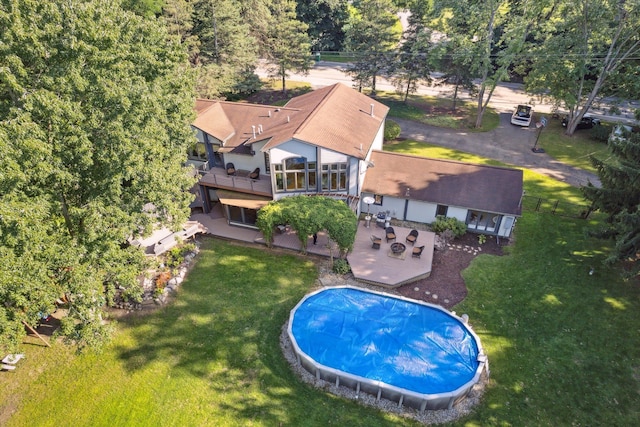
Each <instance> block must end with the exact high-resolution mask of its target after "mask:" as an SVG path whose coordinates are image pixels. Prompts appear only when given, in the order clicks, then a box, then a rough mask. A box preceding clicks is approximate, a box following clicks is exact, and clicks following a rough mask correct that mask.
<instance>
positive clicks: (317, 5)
mask: <svg viewBox="0 0 640 427" xmlns="http://www.w3.org/2000/svg"><path fill="white" fill-rule="evenodd" d="M296 10H297V13H298V19H299V20H300V21H302V22H304V23H305V24H307V25H308V26H309V38H310V40H311V49H312V50H313V51H340V50H342V46H343V44H344V29H343V26H344V24H345V22H346V20H347V16H348V12H347V1H346V0H318V1H300V2H298V5H297V7H296Z"/></svg>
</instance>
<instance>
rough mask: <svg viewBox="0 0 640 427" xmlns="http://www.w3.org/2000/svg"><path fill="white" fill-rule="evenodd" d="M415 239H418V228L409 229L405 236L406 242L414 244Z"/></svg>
mask: <svg viewBox="0 0 640 427" xmlns="http://www.w3.org/2000/svg"><path fill="white" fill-rule="evenodd" d="M416 240H418V230H411V231H410V232H409V235H408V236H407V242H408V243H411V245H414V244H415V243H416Z"/></svg>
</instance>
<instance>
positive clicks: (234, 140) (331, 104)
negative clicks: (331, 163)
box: [193, 83, 389, 158]
mask: <svg viewBox="0 0 640 427" xmlns="http://www.w3.org/2000/svg"><path fill="white" fill-rule="evenodd" d="M372 105H373V112H374V114H373V115H371V109H372V107H371V106H372ZM388 111H389V108H388V107H386V106H385V105H383V104H381V103H379V102H378V101H375V100H373V99H371V98H369V97H368V96H366V95H363V94H361V93H359V92H356V91H355V90H353V89H351V88H349V87H347V86H344V85H342V84H340V83H337V84H334V85H331V86H327V87H324V88H321V89H317V90H315V91H312V92H309V93H306V94H304V95H301V96H298V97H295V98H293V99H291V100H290V101H289V103H287V105H286V106H284V107H276V106H271V105H258V104H247V103H237V102H226V101H209V100H197V101H196V112H197V113H198V117H197V118H196V120H195V121H194V122H193V126H194V127H196V128H198V129H200V130H202V131H203V132H206V133H207V134H209V135H211V136H213V137H215V138H217V139H218V140H220V141H222V142H223V148H222V149H221V150H220V151H222V152H242V153H244V152H248V149H249V148H250V146H251V144H253V143H255V142H258V141H264V140H267V143H266V144H265V146H264V147H263V148H262V150H263V151H265V150H268V149H270V148H273V147H276V146H278V145H279V144H282V143H284V142H287V141H290V140H292V139H296V140H299V141H302V142H306V143H309V144H312V145H316V146H319V147H323V148H326V149H329V150H333V151H336V152H339V153H344V154H347V155H350V156H354V157H358V158H364V155H365V154H366V153H367V152H368V151H369V149H370V147H371V144H372V143H373V141H374V139H375V136H376V134H377V133H378V130H379V129H380V127H381V126H382V124H383V123H384V119H385V117H386V115H387V112H388ZM254 126H255V137H254V128H253V127H254ZM260 130H261V131H260ZM360 144H362V150H360Z"/></svg>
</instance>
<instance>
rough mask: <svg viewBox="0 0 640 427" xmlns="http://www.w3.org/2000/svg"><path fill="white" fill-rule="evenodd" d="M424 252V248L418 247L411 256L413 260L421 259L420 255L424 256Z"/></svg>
mask: <svg viewBox="0 0 640 427" xmlns="http://www.w3.org/2000/svg"><path fill="white" fill-rule="evenodd" d="M423 250H424V246H418V247H415V248H413V252H412V253H411V256H412V257H413V258H420V255H422V251H423Z"/></svg>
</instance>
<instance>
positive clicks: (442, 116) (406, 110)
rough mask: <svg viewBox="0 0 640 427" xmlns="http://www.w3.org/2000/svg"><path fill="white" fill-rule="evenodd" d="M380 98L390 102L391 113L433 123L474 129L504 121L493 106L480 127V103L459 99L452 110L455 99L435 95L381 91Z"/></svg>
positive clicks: (480, 130)
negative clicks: (476, 126) (478, 111)
mask: <svg viewBox="0 0 640 427" xmlns="http://www.w3.org/2000/svg"><path fill="white" fill-rule="evenodd" d="M376 99H377V100H378V101H380V102H382V103H383V104H385V105H387V106H388V107H389V108H390V110H389V115H388V116H389V117H391V118H393V117H398V118H401V119H405V120H413V121H416V122H420V123H425V124H428V125H432V126H439V127H446V128H451V129H465V130H467V131H470V132H487V131H490V130H493V129H495V128H496V127H498V124H500V116H499V115H498V113H497V112H496V111H495V110H494V109H493V108H488V109H487V112H486V113H485V115H484V119H483V122H482V127H481V128H479V129H476V128H475V127H474V126H475V117H476V104H475V103H473V102H463V101H460V100H459V101H458V103H457V106H456V110H455V112H453V111H452V107H453V100H452V99H446V98H436V97H434V96H423V95H409V97H408V98H407V101H406V102H404V95H402V94H399V93H397V92H382V91H379V92H378V93H377V96H376Z"/></svg>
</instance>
